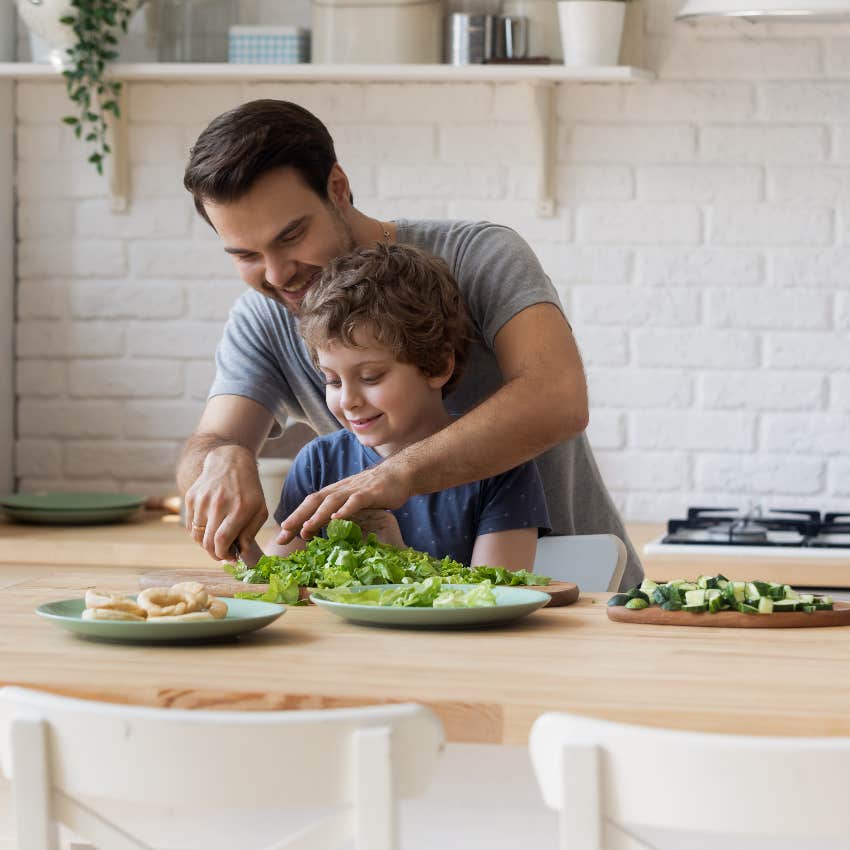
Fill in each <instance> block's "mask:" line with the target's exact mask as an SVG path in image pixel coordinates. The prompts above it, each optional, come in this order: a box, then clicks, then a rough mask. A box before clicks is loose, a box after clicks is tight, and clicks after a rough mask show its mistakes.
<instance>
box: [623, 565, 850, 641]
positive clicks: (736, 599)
mask: <svg viewBox="0 0 850 850" xmlns="http://www.w3.org/2000/svg"><path fill="white" fill-rule="evenodd" d="M607 611H608V617H609V619H611V620H615V621H617V622H620V623H650V624H654V625H659V626H714V627H726V628H744V629H777V628H779V629H789V628H811V627H813V626H847V625H850V603H848V602H836V601H834V600H833V599H832V597H830V596H826V595H820V594H815V593H804V592H801V591H798V590H795V589H794V588H793V587H791V586H790V585H788V584H778V583H777V582H771V581H758V580H752V581H733V580H730V579H728V578H726V576H724V575H716V576H704V575H702V576H698V577H697V578H696V579H694V580H693V581H689V580H688V579H673V580H672V581H668V582H655V581H652V580H651V579H644V580H643V582H642V583H641V584H640V585H638V586H636V587H633V588H631V589H629V590H627V591H626V592H625V593H615V594H614V595H613V596H612V597H611V598H610V599H609V600H608V608H607Z"/></svg>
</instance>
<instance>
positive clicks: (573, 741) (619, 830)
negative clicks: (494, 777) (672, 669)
mask: <svg viewBox="0 0 850 850" xmlns="http://www.w3.org/2000/svg"><path fill="white" fill-rule="evenodd" d="M530 748H531V760H532V763H533V765H534V770H535V773H536V775H537V781H538V784H539V785H540V788H541V791H542V793H543V798H544V801H545V802H546V804H547V805H548V806H549V807H550V808H553V809H556V810H558V811H559V812H560V821H561V827H560V842H561V843H560V846H561V848H563V850H566V848H570V850H609V848H618V850H619V848H645V847H648V846H650V845H648V844H647V843H645V842H644V841H642V840H641V839H640V838H639V837H638V836H637V835H636V834H635V833H636V832H638V831H641V829H650V830H670V831H674V832H677V833H701V834H703V835H708V836H709V838H710V839H713V840H709V841H708V842H705V841H703V842H702V843H701V844H700V847H708V846H712V847H715V846H716V847H729V846H733V845H731V844H729V843H728V842H729V838H730V837H731V836H751V837H752V836H771V837H774V838H782V839H783V840H784V841H787V840H788V839H790V838H793V837H798V838H799V839H801V843H800V845H799V846H800V847H810V846H812V845H811V843H807V842H811V841H812V839H813V838H815V836H818V837H821V838H824V837H828V838H831V839H836V838H838V839H843V840H844V841H845V842H846V841H847V838H848V835H847V814H846V808H847V803H846V799H847V788H848V787H850V739H848V738H762V737H750V736H744V735H716V734H707V733H700V732H680V731H672V730H666V729H655V728H652V727H647V726H631V725H626V724H622V723H612V722H608V721H604V720H594V719H592V718H588V717H578V716H575V715H570V714H565V713H558V712H550V713H547V714H543V715H541V716H540V717H538V718H537V720H536V721H535V723H534V726H533V727H532V730H531V738H530ZM724 837H725V842H726V843H724ZM782 846H783V847H787V846H788V844H786V843H783V844H782ZM831 846H832V845H831ZM844 846H847V845H846V844H845V845H844Z"/></svg>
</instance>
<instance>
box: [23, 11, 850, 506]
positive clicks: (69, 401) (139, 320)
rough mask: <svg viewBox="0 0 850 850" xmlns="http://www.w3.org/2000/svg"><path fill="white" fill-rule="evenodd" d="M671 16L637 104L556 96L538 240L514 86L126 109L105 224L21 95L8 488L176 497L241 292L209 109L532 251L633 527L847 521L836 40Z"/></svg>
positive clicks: (232, 95) (847, 323)
mask: <svg viewBox="0 0 850 850" xmlns="http://www.w3.org/2000/svg"><path fill="white" fill-rule="evenodd" d="M251 3H253V7H256V9H257V10H260V11H262V9H261V7H262V8H265V7H264V6H263V0H243V7H244V10H248V11H250V9H248V7H249V6H250V4H251ZM676 5H677V4H676V3H675V2H673V0H649V2H648V4H647V22H646V34H647V42H646V48H647V63H646V64H647V65H648V66H649V67H651V68H652V69H653V70H655V71H656V72H657V73H658V75H659V79H658V81H657V82H655V83H650V84H644V85H633V86H627V85H622V86H621V85H609V84H594V85H561V86H559V87H558V89H557V96H556V102H557V114H558V120H559V125H558V133H557V146H558V147H557V159H558V161H557V167H556V170H555V175H554V180H555V185H556V189H557V193H558V198H559V210H558V215H557V217H556V218H554V219H540V218H537V217H536V215H535V213H534V203H533V202H534V185H535V184H534V164H533V159H532V151H533V138H534V135H533V128H532V124H531V121H532V112H531V102H530V99H529V98H528V96H527V92H526V90H525V89H524V88H523V87H522V86H516V85H503V86H493V85H478V84H475V85H387V84H376V85H372V86H369V85H356V84H340V85H337V84H333V85H331V84H297V85H281V84H273V83H264V84H252V85H241V84H227V85H218V84H172V85H167V86H166V85H161V84H132V85H130V86H129V89H128V93H129V101H128V102H129V118H130V123H131V133H130V139H131V145H130V157H131V165H132V180H133V204H132V207H131V209H130V211H129V212H128V213H127V214H124V215H115V214H113V213H111V212H110V211H109V204H108V198H107V194H106V189H105V184H104V181H103V180H101V179H100V178H98V177H97V176H96V175H95V174H94V173H93V171H92V169H91V168H90V167H89V166H87V165H86V164H85V158H84V155H83V151H82V148H81V146H79V145H77V144H75V143H74V141H73V139H72V138H71V136H70V134H69V133H68V132H67V131H66V128H64V127H62V126H61V125H60V124H59V123H58V119H59V117H60V116H61V115H63V114H65V113H66V112H67V105H66V102H65V98H64V94H63V91H62V88H61V86H59V85H57V84H47V83H31V82H30V83H21V84H19V85H18V89H17V99H16V103H17V149H18V165H17V234H18V246H17V269H18V289H17V320H18V321H17V323H18V327H17V357H18V361H17V366H16V380H17V386H18V395H19V402H18V409H17V429H18V444H17V452H16V462H17V474H18V477H19V480H20V483H21V484H22V485H23V486H24V487H33V486H50V487H66V488H68V487H119V488H123V489H127V490H141V491H144V492H152V493H153V492H163V491H166V490H169V489H173V484H172V483H171V478H172V469H173V464H174V461H175V458H176V456H177V452H178V451H179V446H180V443H181V442H182V440H183V439H184V438H185V437H186V436H187V435H188V433H189V432H190V431H191V429H192V427H193V424H194V422H195V421H196V418H197V416H198V415H199V413H200V410H201V408H202V405H203V399H204V397H205V394H206V389H207V387H208V385H209V382H210V380H211V378H212V373H213V367H212V353H213V350H214V347H215V343H216V340H217V338H218V335H219V333H220V329H221V326H222V323H223V322H224V320H225V318H226V315H227V311H228V309H229V306H230V304H231V303H232V301H233V299H234V298H235V297H236V296H237V295H238V293H239V292H240V291H241V287H242V285H241V284H240V283H239V282H238V281H237V280H236V279H235V277H234V275H233V271H232V267H231V265H230V263H229V261H228V260H227V258H226V257H225V256H224V255H223V252H222V251H221V249H220V246H219V245H218V244H217V242H216V240H215V238H214V236H213V234H211V233H210V232H209V228H208V227H207V226H206V224H204V223H203V222H200V221H199V220H198V219H197V217H196V216H195V215H194V211H193V209H192V205H191V203H190V201H189V199H188V198H187V197H186V196H185V193H184V192H183V189H182V181H181V178H182V167H183V163H184V159H185V156H186V152H187V150H188V147H189V146H190V145H191V143H192V141H193V139H194V138H195V136H196V135H197V133H198V132H199V131H200V130H201V129H202V128H203V126H204V125H205V123H206V122H207V121H208V120H209V119H210V118H211V117H213V116H214V115H216V114H218V113H219V112H221V111H223V110H224V109H227V108H229V107H231V106H233V105H234V104H236V103H239V102H241V101H243V100H247V99H249V98H254V97H286V98H290V99H293V100H296V101H298V102H301V103H303V104H304V105H305V106H307V107H308V108H310V109H313V110H314V111H316V112H317V113H318V114H319V115H320V116H321V117H322V118H324V119H325V120H326V122H327V123H328V125H329V127H330V129H331V131H332V133H333V134H334V136H335V138H336V140H337V145H338V153H339V156H340V160H341V162H342V164H343V166H344V167H345V168H346V170H347V171H348V173H349V175H350V177H351V179H352V183H353V188H354V193H355V197H356V200H357V203H358V206H360V208H361V209H363V210H364V211H365V212H367V213H370V214H373V215H378V216H383V217H393V216H407V217H417V216H422V217H473V218H488V219H491V220H494V221H499V222H503V223H506V224H509V225H511V226H513V227H515V228H516V229H517V230H519V231H520V232H521V233H522V234H523V235H524V236H525V237H526V238H527V239H528V240H529V241H530V242H531V244H532V246H533V248H534V249H535V251H536V253H537V255H538V257H539V258H540V260H541V262H542V263H543V265H544V267H545V268H546V269H547V271H548V272H549V273H550V275H551V277H552V279H553V281H554V282H555V284H556V286H557V287H558V290H559V292H560V293H561V295H562V298H563V301H564V304H565V306H566V308H567V311H568V314H569V317H570V321H571V323H572V325H573V328H574V331H575V333H576V335H577V338H578V340H579V344H580V346H581V350H582V353H583V356H584V360H585V365H586V367H587V372H588V377H589V382H590V398H591V405H592V416H591V424H590V428H589V435H590V438H591V441H592V442H593V444H594V445H595V447H596V451H597V457H598V460H599V465H600V468H601V469H602V471H603V474H604V475H605V476H606V478H607V480H608V483H609V486H610V488H611V491H612V494H613V495H614V498H615V501H616V502H617V504H618V505H619V506H621V508H622V509H623V510H624V512H625V514H626V516H627V517H628V518H630V519H635V520H640V519H661V518H663V517H665V516H667V515H670V514H673V513H678V512H680V511H682V510H683V509H684V507H685V506H686V505H687V504H688V503H697V502H699V503H705V504H719V503H729V504H735V503H739V504H744V503H746V502H747V501H748V500H749V499H750V498H753V499H759V500H761V501H763V502H764V504H765V505H766V506H768V507H769V506H774V505H777V506H786V507H787V506H793V505H801V506H804V507H805V506H816V507H824V508H838V507H844V508H847V507H848V502H850V483H848V482H850V463H848V460H847V449H848V437H850V130H848V127H850V125H849V124H848V122H847V115H848V114H850V80H848V71H850V59H848V56H849V55H850V51H848V45H850V28H841V29H840V30H838V31H836V30H833V29H832V28H831V26H830V25H820V26H818V25H803V26H800V25H756V26H753V27H750V26H747V27H743V26H741V25H740V24H734V23H723V22H721V23H714V24H705V25H699V26H688V25H677V24H674V23H673V22H672V14H673V10H674V7H675V6H676ZM302 6H303V7H304V9H306V8H307V4H306V3H302ZM253 7H252V8H253ZM304 9H302V11H304ZM255 11H256V10H255ZM249 18H250V16H248V18H246V20H248V19H249ZM838 36H841V37H838Z"/></svg>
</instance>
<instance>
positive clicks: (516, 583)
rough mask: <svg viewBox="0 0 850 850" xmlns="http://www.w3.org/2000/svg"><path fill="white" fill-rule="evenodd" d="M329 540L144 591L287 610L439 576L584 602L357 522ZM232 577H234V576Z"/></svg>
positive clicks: (147, 578)
mask: <svg viewBox="0 0 850 850" xmlns="http://www.w3.org/2000/svg"><path fill="white" fill-rule="evenodd" d="M326 535H327V536H326V537H314V538H312V539H311V540H310V541H309V542H308V543H307V546H306V547H305V548H304V549H302V550H300V551H297V552H293V553H291V554H290V555H287V556H286V557H280V556H274V555H266V556H264V557H262V558H260V560H259V561H258V562H257V564H256V566H254V567H248V566H247V565H245V564H244V563H241V562H240V563H237V564H232V565H231V564H228V565H226V566H225V568H224V569H225V570H226V572H225V571H221V572H219V573H217V574H211V573H210V571H209V570H207V571H205V572H199V571H191V570H184V571H179V572H174V571H170V572H169V571H156V572H151V573H146V574H144V575H142V576H140V578H139V584H140V586H141V587H149V586H160V585H163V584H175V583H177V582H179V581H188V580H196V581H202V582H203V583H204V584H206V585H207V586H208V587H209V588H210V592H212V593H214V594H215V595H216V596H234V597H236V598H242V599H259V600H262V601H263V602H275V603H283V604H286V605H297V604H306V602H307V601H308V600H309V596H310V593H311V592H312V591H313V590H326V589H328V588H335V587H358V586H372V585H389V584H410V583H413V582H422V581H425V580H426V579H428V578H432V577H435V576H436V577H439V578H440V579H441V580H442V581H443V582H444V583H446V584H479V583H480V582H484V581H489V582H490V583H491V584H492V585H495V586H506V587H534V588H535V589H538V590H542V591H545V592H546V593H547V594H548V597H547V602H548V604H550V605H569V604H570V603H572V602H575V601H576V600H577V599H578V597H579V589H578V587H577V586H576V585H575V584H573V583H571V582H565V581H551V580H550V579H549V578H548V577H547V576H542V575H537V574H536V573H531V572H528V571H527V570H515V571H511V570H507V569H504V568H503V567H467V566H464V565H463V564H461V563H459V562H458V561H455V560H452V558H449V557H445V558H441V559H440V558H434V557H432V556H431V555H429V554H428V553H427V552H420V551H418V550H416V549H410V548H408V549H399V548H397V547H395V546H390V545H388V544H385V543H380V542H379V541H378V540H377V538H376V537H375V535H374V534H366V535H364V534H363V532H362V531H361V529H360V527H359V526H358V525H357V523H355V522H352V521H351V520H340V519H335V520H331V522H330V523H328V526H327V529H326ZM228 573H229V575H228Z"/></svg>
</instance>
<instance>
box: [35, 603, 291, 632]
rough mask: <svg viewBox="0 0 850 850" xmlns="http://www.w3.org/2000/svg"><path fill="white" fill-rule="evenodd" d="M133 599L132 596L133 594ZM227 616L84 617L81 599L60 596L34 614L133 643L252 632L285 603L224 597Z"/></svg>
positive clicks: (65, 626)
mask: <svg viewBox="0 0 850 850" xmlns="http://www.w3.org/2000/svg"><path fill="white" fill-rule="evenodd" d="M133 598H135V597H133ZM226 601H227V616H226V617H223V618H222V619H221V620H196V621H194V622H193V621H191V620H190V621H188V622H182V623H179V622H178V623H144V622H135V621H129V620H84V619H83V618H82V616H81V615H82V613H83V610H84V609H85V607H86V602H85V599H63V600H61V601H60V602H48V603H46V604H44V605H39V606H38V608H36V609H35V613H36V614H38V615H39V616H41V617H46V618H47V619H48V620H51V621H52V622H54V623H56V625H57V626H59V627H61V628H63V629H67V630H68V631H69V632H76V633H77V634H81V635H87V636H89V637H94V638H101V639H103V640H120V641H131V642H137V643H158V642H161V641H184V640H211V639H215V638H222V637H229V636H232V635H241V634H245V633H246V632H253V631H256V630H257V629H261V628H263V626H267V625H268V624H269V623H272V622H274V621H275V620H276V619H277V618H278V617H280V615H281V614H283V612H284V611H286V608H285V606H283V605H275V604H273V603H271V602H259V601H257V600H254V599H228V600H226Z"/></svg>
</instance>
